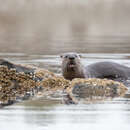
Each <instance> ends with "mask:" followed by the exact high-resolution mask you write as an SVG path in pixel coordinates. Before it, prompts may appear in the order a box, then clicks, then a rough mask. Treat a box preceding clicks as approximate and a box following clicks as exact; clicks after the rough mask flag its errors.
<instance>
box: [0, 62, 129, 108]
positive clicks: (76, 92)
mask: <svg viewBox="0 0 130 130" xmlns="http://www.w3.org/2000/svg"><path fill="white" fill-rule="evenodd" d="M0 64H1V65H0V106H6V105H11V104H13V103H15V102H18V101H22V100H27V99H29V98H30V97H33V96H35V95H37V93H38V92H41V93H43V94H45V95H46V94H53V93H56V92H58V91H61V92H62V95H60V96H61V97H62V96H63V97H64V102H65V103H66V104H77V103H80V102H83V103H88V102H93V101H98V100H104V99H109V98H114V97H119V96H122V95H124V94H125V92H126V91H127V88H126V87H125V86H124V85H123V84H122V83H119V82H116V81H112V80H107V79H74V80H72V81H70V80H66V79H64V78H63V77H61V76H56V75H55V74H54V73H52V72H50V71H48V70H45V69H41V68H36V67H33V66H32V67H31V66H26V65H25V66H24V65H16V64H13V63H10V62H8V61H5V60H0ZM49 92H51V93H49ZM41 95H42V94H41Z"/></svg>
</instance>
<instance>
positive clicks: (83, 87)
mask: <svg viewBox="0 0 130 130" xmlns="http://www.w3.org/2000/svg"><path fill="white" fill-rule="evenodd" d="M127 90H128V89H127V88H126V86H125V85H123V84H122V83H120V82H116V81H113V80H107V79H95V78H93V79H92V78H91V79H74V80H73V81H72V82H71V85H70V86H69V87H68V88H67V89H66V92H67V93H68V95H69V96H68V97H69V100H70V99H71V100H72V101H73V102H74V103H79V102H83V103H85V102H86V103H87V102H90V101H91V102H95V101H99V100H104V99H110V98H114V97H120V96H124V94H125V93H126V91H127ZM72 101H71V102H72Z"/></svg>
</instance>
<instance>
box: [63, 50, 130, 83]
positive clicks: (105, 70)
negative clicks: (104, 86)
mask: <svg viewBox="0 0 130 130" xmlns="http://www.w3.org/2000/svg"><path fill="white" fill-rule="evenodd" d="M61 58H62V74H63V76H64V78H65V79H68V80H72V79H74V78H101V79H103V78H107V79H112V80H116V81H122V80H123V81H124V80H127V79H128V78H129V77H130V68H129V67H127V66H124V65H121V64H118V63H114V62H97V63H93V64H90V65H88V66H84V65H83V64H82V63H81V55H80V54H78V53H64V54H62V55H61Z"/></svg>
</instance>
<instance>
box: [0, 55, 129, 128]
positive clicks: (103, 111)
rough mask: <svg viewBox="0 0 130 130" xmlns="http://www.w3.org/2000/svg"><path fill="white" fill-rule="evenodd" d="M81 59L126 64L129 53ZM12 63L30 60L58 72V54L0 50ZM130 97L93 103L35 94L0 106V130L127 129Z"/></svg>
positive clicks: (29, 62) (59, 70)
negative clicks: (62, 100) (32, 97)
mask: <svg viewBox="0 0 130 130" xmlns="http://www.w3.org/2000/svg"><path fill="white" fill-rule="evenodd" d="M82 55H83V59H82V62H83V63H84V64H87V65H88V64H91V63H93V62H97V61H106V60H107V61H114V62H117V63H120V64H123V65H127V66H129V67H130V60H129V58H130V54H82ZM0 58H6V59H7V60H9V61H12V62H14V63H24V64H33V65H36V66H38V67H43V68H46V69H49V70H51V71H53V72H54V73H56V74H59V75H60V74H61V69H60V64H61V59H60V57H59V56H58V55H26V54H20V53H0ZM129 122H130V99H129V94H128V95H127V98H117V99H114V100H111V101H102V102H99V103H93V104H86V105H84V104H79V105H64V104H62V103H61V99H60V98H51V97H37V98H34V99H32V100H30V101H24V102H21V103H18V104H14V105H12V106H7V107H5V108H3V109H0V129H1V130H17V129H19V130H23V129H24V130H55V129H57V130H66V129H68V130H73V129H75V130H78V129H89V130H95V129H100V130H104V129H105V130H114V129H118V130H122V129H125V130H129V129H130V125H129Z"/></svg>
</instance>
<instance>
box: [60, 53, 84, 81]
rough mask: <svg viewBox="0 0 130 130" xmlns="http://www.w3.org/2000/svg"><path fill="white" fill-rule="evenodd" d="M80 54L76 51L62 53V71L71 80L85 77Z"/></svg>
mask: <svg viewBox="0 0 130 130" xmlns="http://www.w3.org/2000/svg"><path fill="white" fill-rule="evenodd" d="M80 57H81V55H80V54H77V53H73V52H72V53H64V54H62V55H61V58H62V73H63V76H64V77H65V78H66V79H69V80H72V79H73V78H85V76H84V70H83V68H84V67H83V66H82V64H81V61H80Z"/></svg>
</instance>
